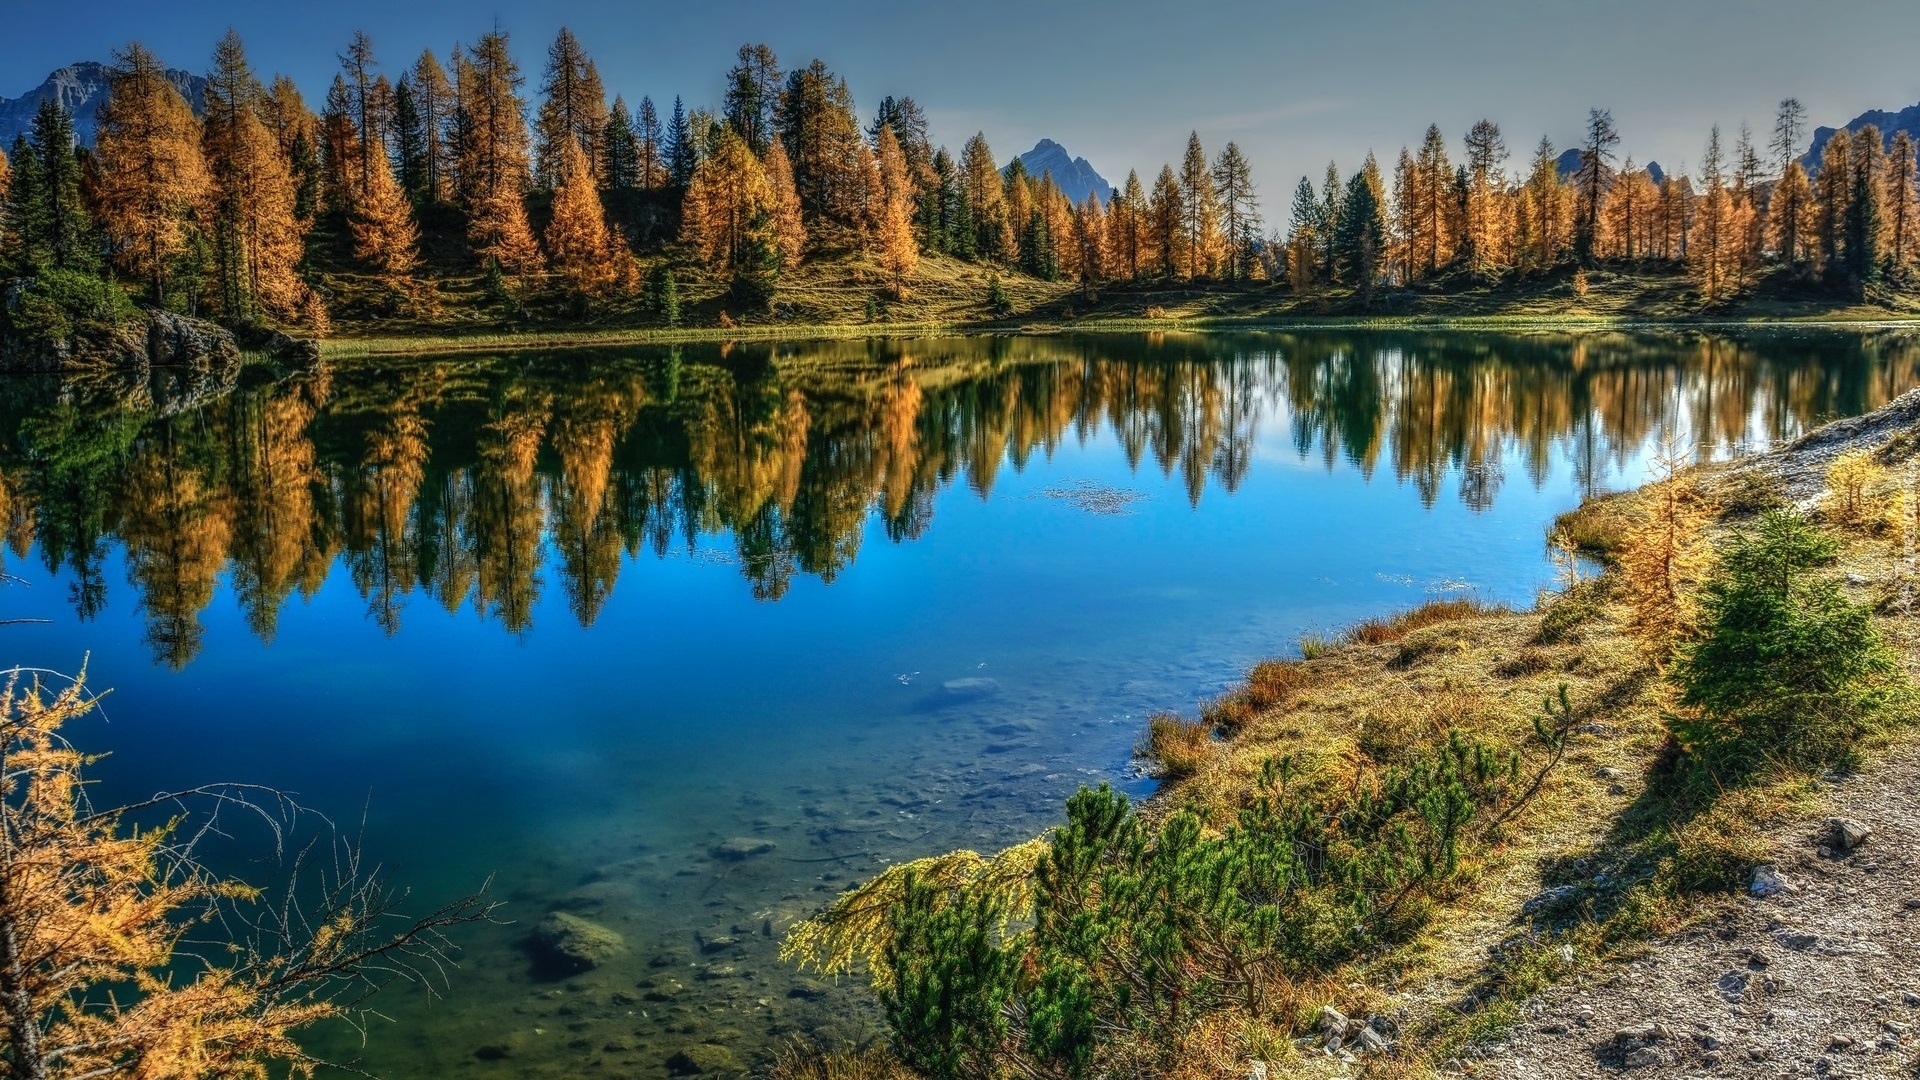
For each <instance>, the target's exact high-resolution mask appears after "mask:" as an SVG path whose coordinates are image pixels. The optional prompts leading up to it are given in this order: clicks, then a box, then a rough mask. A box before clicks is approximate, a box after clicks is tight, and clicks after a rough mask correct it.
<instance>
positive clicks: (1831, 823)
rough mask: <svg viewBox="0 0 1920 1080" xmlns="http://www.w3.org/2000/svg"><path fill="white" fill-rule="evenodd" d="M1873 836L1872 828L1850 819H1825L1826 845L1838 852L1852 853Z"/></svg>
mask: <svg viewBox="0 0 1920 1080" xmlns="http://www.w3.org/2000/svg"><path fill="white" fill-rule="evenodd" d="M1872 835H1873V827H1872V826H1870V825H1867V824H1865V823H1864V822H1859V821H1855V820H1854V819H1852V818H1843V817H1837V818H1828V819H1827V836H1826V839H1827V844H1828V846H1830V847H1832V848H1833V850H1835V851H1838V852H1848V851H1852V850H1853V849H1854V848H1857V847H1859V846H1860V845H1862V844H1864V843H1866V842H1867V838H1868V837H1870V836H1872Z"/></svg>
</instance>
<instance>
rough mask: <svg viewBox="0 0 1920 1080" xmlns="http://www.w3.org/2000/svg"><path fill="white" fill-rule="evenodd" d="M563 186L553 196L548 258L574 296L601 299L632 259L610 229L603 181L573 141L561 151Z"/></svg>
mask: <svg viewBox="0 0 1920 1080" xmlns="http://www.w3.org/2000/svg"><path fill="white" fill-rule="evenodd" d="M559 153H560V161H559V165H558V168H559V186H558V187H556V188H555V189H554V193H553V218H552V220H551V221H549V222H548V224H547V232H546V237H545V239H546V244H547V259H548V262H549V264H550V265H551V266H552V267H553V270H554V272H555V273H557V274H559V275H560V277H561V280H563V281H565V282H566V283H567V286H568V287H569V288H570V289H572V290H573V291H574V292H576V293H579V294H581V295H583V296H600V295H603V294H604V293H606V292H607V290H608V289H610V288H612V287H613V286H614V285H615V284H616V283H617V282H618V281H619V280H620V278H621V276H622V275H621V272H620V271H621V266H622V264H623V263H631V261H632V260H631V257H630V256H627V254H626V252H625V251H623V250H621V249H620V248H619V246H618V245H617V242H616V241H615V240H614V238H613V236H612V234H611V233H610V232H609V231H608V229H607V217H606V210H605V208H604V207H603V206H602V205H601V203H600V189H599V182H598V180H597V179H596V178H595V177H594V172H593V169H592V168H591V167H590V166H589V165H588V164H587V155H586V151H585V150H584V149H583V148H582V147H581V146H580V144H579V143H578V142H577V141H575V140H573V139H564V140H562V141H561V143H560V147H559Z"/></svg>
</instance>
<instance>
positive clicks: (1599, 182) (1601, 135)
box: [1573, 109, 1620, 263]
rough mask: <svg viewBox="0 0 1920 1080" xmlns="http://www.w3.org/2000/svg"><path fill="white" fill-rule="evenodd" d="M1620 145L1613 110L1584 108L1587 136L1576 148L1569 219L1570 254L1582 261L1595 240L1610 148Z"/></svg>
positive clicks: (1590, 253) (1609, 175)
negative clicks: (1573, 208)
mask: <svg viewBox="0 0 1920 1080" xmlns="http://www.w3.org/2000/svg"><path fill="white" fill-rule="evenodd" d="M1619 145H1620V129H1619V128H1617V127H1615V126H1614V123H1613V113H1611V112H1609V111H1607V110H1606V109H1589V110H1588V111H1587V137H1586V141H1585V142H1584V143H1583V144H1582V145H1581V147H1580V171H1579V172H1578V173H1576V174H1575V184H1574V186H1575V190H1577V191H1578V192H1579V194H1580V200H1579V210H1578V212H1576V213H1575V214H1574V219H1573V254H1574V257H1575V258H1577V259H1579V260H1580V261H1581V262H1583V263H1588V262H1592V261H1593V254H1594V250H1595V248H1596V247H1597V246H1598V242H1599V238H1600V237H1599V232H1600V200H1601V199H1603V198H1605V196H1606V193H1607V185H1608V184H1609V183H1610V182H1611V181H1612V178H1613V166H1612V162H1613V160H1614V148H1615V147H1617V146H1619Z"/></svg>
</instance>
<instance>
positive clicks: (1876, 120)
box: [1800, 105, 1920, 173]
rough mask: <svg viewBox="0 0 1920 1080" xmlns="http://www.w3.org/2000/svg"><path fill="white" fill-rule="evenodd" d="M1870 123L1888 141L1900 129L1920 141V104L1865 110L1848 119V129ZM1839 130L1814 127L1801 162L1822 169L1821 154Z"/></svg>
mask: <svg viewBox="0 0 1920 1080" xmlns="http://www.w3.org/2000/svg"><path fill="white" fill-rule="evenodd" d="M1868 124H1872V125H1873V126H1874V127H1877V128H1879V129H1880V137H1881V138H1883V139H1885V140H1887V141H1888V142H1892V141H1893V136H1894V133H1895V132H1899V131H1904V132H1906V133H1907V134H1908V135H1911V136H1912V137H1913V138H1914V139H1915V140H1916V141H1920V105H1909V106H1907V107H1906V108H1904V109H1901V110H1900V111H1899V112H1897V113H1894V112H1884V111H1882V110H1880V109H1873V110H1870V111H1868V112H1863V113H1861V114H1860V115H1859V116H1856V117H1854V118H1853V119H1851V120H1849V121H1847V128H1846V129H1847V130H1848V131H1849V132H1853V131H1859V130H1860V129H1861V128H1863V127H1866V126H1867V125H1868ZM1838 130H1840V129H1838V128H1830V127H1819V128H1814V129H1813V146H1812V148H1810V149H1809V150H1808V151H1807V156H1806V157H1803V158H1801V159H1800V164H1802V165H1804V166H1806V169H1807V171H1808V172H1810V173H1813V172H1819V171H1820V155H1821V153H1822V152H1823V151H1825V150H1826V148H1827V142H1828V140H1830V139H1832V138H1833V136H1834V133H1835V132H1836V131H1838Z"/></svg>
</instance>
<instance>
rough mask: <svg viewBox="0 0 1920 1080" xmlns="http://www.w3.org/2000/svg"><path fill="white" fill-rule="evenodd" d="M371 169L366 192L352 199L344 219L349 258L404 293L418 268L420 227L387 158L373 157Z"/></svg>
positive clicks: (410, 201)
mask: <svg viewBox="0 0 1920 1080" xmlns="http://www.w3.org/2000/svg"><path fill="white" fill-rule="evenodd" d="M371 166H372V167H371V169H370V170H369V171H368V174H367V187H366V190H365V191H364V192H362V193H361V194H360V195H358V196H356V197H355V198H354V201H353V208H352V210H351V212H350V213H349V214H348V217H347V223H348V227H349V228H350V229H351V230H352V232H353V255H354V258H356V259H358V260H360V261H361V262H362V263H364V264H366V266H367V267H368V268H370V269H372V270H373V271H374V272H375V273H377V274H379V275H380V276H381V278H382V279H384V280H385V281H386V282H387V284H388V285H389V286H390V287H392V288H394V289H397V290H402V291H406V290H408V287H409V279H410V278H411V277H412V276H413V274H414V272H415V271H416V270H418V269H419V267H420V225H419V223H418V222H416V221H415V220H414V217H413V202H412V200H411V199H409V198H407V193H406V192H405V191H404V190H402V189H401V187H400V184H399V182H398V181H397V180H395V179H394V176H393V166H392V164H391V163H390V162H389V161H388V160H387V155H385V154H375V155H373V159H372V161H371Z"/></svg>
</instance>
